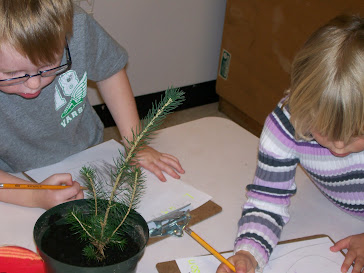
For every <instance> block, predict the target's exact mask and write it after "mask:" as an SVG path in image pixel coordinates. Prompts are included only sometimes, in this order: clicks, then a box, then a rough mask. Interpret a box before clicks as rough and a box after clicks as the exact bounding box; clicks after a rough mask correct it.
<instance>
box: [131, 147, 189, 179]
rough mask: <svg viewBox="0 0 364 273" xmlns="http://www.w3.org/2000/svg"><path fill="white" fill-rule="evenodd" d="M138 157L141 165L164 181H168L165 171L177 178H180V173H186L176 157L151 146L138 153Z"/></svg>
mask: <svg viewBox="0 0 364 273" xmlns="http://www.w3.org/2000/svg"><path fill="white" fill-rule="evenodd" d="M137 158H138V163H139V164H140V166H141V167H143V168H145V169H147V170H148V171H151V172H152V173H154V174H155V175H156V176H157V177H158V179H159V180H160V181H163V182H165V181H166V178H165V176H164V175H163V172H165V173H167V174H169V175H170V176H172V177H173V178H176V179H179V178H180V176H179V174H178V173H180V174H183V173H185V171H184V170H183V169H182V166H181V164H180V163H179V160H178V159H177V158H176V157H174V156H173V155H170V154H164V153H160V152H158V151H156V150H155V149H153V148H152V147H149V146H145V147H144V148H143V149H142V150H141V151H140V152H139V153H138V154H137Z"/></svg>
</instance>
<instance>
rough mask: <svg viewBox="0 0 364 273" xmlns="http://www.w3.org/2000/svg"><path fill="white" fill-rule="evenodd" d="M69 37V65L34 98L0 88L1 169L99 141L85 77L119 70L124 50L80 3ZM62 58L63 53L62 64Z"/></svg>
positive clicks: (54, 158)
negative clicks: (68, 67) (84, 10)
mask: <svg viewBox="0 0 364 273" xmlns="http://www.w3.org/2000/svg"><path fill="white" fill-rule="evenodd" d="M73 24H74V25H73V35H72V37H71V38H70V39H69V40H68V44H69V49H70V54H71V58H72V66H71V69H70V70H68V71H66V72H65V73H63V74H62V75H59V76H57V77H56V78H55V79H54V81H53V82H52V83H51V84H50V85H48V86H47V87H45V88H44V89H43V90H42V92H41V94H40V95H39V96H38V97H37V98H35V99H24V98H22V97H20V96H18V95H9V94H6V93H4V92H0V142H1V144H0V145H1V146H0V169H1V170H3V171H6V172H22V171H27V170H30V169H34V168H38V167H43V166H46V165H49V164H53V163H56V162H58V161H61V160H63V159H64V158H66V157H68V156H70V155H72V154H75V153H77V152H80V151H82V150H84V149H86V148H88V147H90V146H93V145H96V144H98V143H100V142H101V141H102V140H103V124H102V122H101V120H100V119H99V117H98V116H97V114H96V112H95V111H94V109H93V108H92V106H91V105H90V103H89V101H88V99H87V96H86V95H87V80H92V81H100V80H104V79H107V78H109V77H110V76H112V75H113V74H115V73H117V72H118V71H120V70H121V69H123V68H124V67H125V65H126V63H127V59H128V56H127V53H126V51H125V50H124V49H123V48H122V47H121V46H120V45H119V44H118V43H117V42H115V41H114V40H113V39H112V38H111V37H110V36H109V35H108V34H107V33H106V32H105V31H104V30H103V29H102V27H101V26H100V25H99V24H98V23H97V22H96V21H95V20H94V19H93V18H92V17H90V16H88V15H87V14H86V13H85V12H83V11H82V10H81V9H80V8H76V9H75V14H74V23H73ZM63 63H66V56H65V53H64V56H63V60H62V64H63Z"/></svg>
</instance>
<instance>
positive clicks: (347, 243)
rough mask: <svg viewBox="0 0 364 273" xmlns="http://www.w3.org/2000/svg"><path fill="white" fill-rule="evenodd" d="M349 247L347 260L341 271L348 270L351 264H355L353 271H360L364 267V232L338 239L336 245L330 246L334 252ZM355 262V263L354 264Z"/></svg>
mask: <svg viewBox="0 0 364 273" xmlns="http://www.w3.org/2000/svg"><path fill="white" fill-rule="evenodd" d="M342 249H347V250H348V252H347V253H346V256H345V260H344V263H343V265H342V266H341V272H342V273H346V272H348V270H349V268H350V266H351V265H353V270H352V271H351V272H352V273H360V272H361V270H362V268H363V267H364V233H362V234H357V235H352V236H349V237H346V238H344V239H342V240H340V241H338V242H337V243H336V244H335V245H333V246H332V247H330V250H331V251H333V252H337V251H340V250H342ZM353 263H355V264H353Z"/></svg>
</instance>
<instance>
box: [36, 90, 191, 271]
mask: <svg viewBox="0 0 364 273" xmlns="http://www.w3.org/2000/svg"><path fill="white" fill-rule="evenodd" d="M183 100H184V93H183V92H182V91H180V90H179V89H176V88H170V89H168V90H167V91H166V93H165V96H164V97H163V98H162V100H161V101H160V103H159V104H158V105H157V104H156V105H153V106H152V109H151V110H149V112H148V114H147V116H146V117H145V118H144V119H143V120H141V122H140V125H139V127H138V128H136V129H135V130H133V139H132V140H130V141H128V140H126V142H127V145H124V146H125V153H121V152H120V155H119V157H118V158H116V159H114V165H113V166H103V167H95V166H87V167H83V168H82V170H81V174H82V175H83V177H84V180H85V185H86V186H87V188H88V192H89V193H91V194H89V198H86V199H83V200H77V201H71V202H67V203H63V204H61V205H58V206H56V207H54V208H51V209H50V210H48V211H46V212H45V213H44V214H43V215H42V216H41V217H40V218H39V219H38V220H37V222H36V224H35V227H34V239H35V243H36V245H37V248H38V252H39V254H40V255H41V256H42V258H43V260H44V261H45V264H46V268H47V271H48V272H52V273H53V272H54V273H61V272H62V273H63V272H67V273H72V272H77V273H82V272H87V273H92V272H95V273H96V272H97V273H102V272H105V273H106V272H108V273H109V272H135V270H136V264H137V262H138V260H139V259H140V257H141V256H142V254H143V251H144V248H145V246H146V244H147V241H148V238H149V230H148V226H147V224H146V222H145V220H144V219H143V217H142V216H141V215H140V214H138V213H137V212H136V211H135V208H136V206H137V204H138V202H139V200H140V198H141V197H142V194H143V189H144V187H145V183H144V182H145V181H144V176H143V173H142V170H141V168H140V167H139V165H138V164H137V162H136V160H137V158H136V154H137V153H138V152H139V151H140V150H141V149H143V147H144V146H145V145H147V144H148V143H149V141H150V139H151V137H152V136H153V135H154V133H155V131H156V130H157V129H158V128H159V127H160V125H161V124H162V122H163V120H164V119H165V117H166V116H167V114H168V113H170V112H171V111H173V110H174V109H175V108H176V107H177V106H179V105H180V104H181V103H182V101H183ZM105 175H106V176H105ZM105 177H107V178H108V179H109V187H108V189H109V190H105V187H104V185H105V183H106V182H107V181H105Z"/></svg>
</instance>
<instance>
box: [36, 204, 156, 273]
mask: <svg viewBox="0 0 364 273" xmlns="http://www.w3.org/2000/svg"><path fill="white" fill-rule="evenodd" d="M86 202H87V201H86V200H85V199H83V200H75V201H70V202H67V203H63V204H60V205H58V206H56V207H53V208H51V209H49V210H47V211H46V212H44V213H43V214H42V215H41V216H40V217H39V219H38V220H37V222H36V223H35V226H34V230H33V235H34V240H35V243H36V246H37V249H38V253H39V255H40V256H41V257H42V258H43V260H44V262H45V266H46V272H47V273H133V272H136V267H137V264H138V262H139V260H140V258H141V257H142V255H143V253H144V250H145V247H146V244H147V242H148V239H149V229H148V225H147V223H146V221H145V220H144V218H143V217H142V216H141V215H140V214H138V213H137V212H136V211H133V217H132V220H133V229H132V230H131V231H130V234H129V235H130V237H131V238H133V239H134V243H136V245H137V246H138V249H139V250H138V252H137V253H136V254H135V255H133V256H131V257H129V258H128V259H126V260H124V261H122V262H118V263H115V264H109V265H103V266H83V265H72V264H70V263H67V262H65V261H59V260H57V259H55V258H53V257H51V256H50V255H49V253H46V251H45V250H44V248H43V247H42V239H43V237H44V235H45V234H47V232H48V233H49V230H50V229H51V228H52V226H53V227H54V225H59V224H60V223H64V220H63V219H64V217H65V215H66V214H67V212H68V211H69V210H70V209H72V207H74V206H77V207H78V208H79V209H81V210H84V212H85V213H87V203H86ZM58 244H62V236H59V239H58V238H57V242H55V245H56V246H57V245H58Z"/></svg>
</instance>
